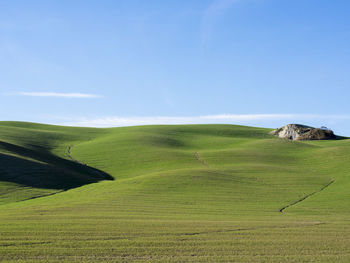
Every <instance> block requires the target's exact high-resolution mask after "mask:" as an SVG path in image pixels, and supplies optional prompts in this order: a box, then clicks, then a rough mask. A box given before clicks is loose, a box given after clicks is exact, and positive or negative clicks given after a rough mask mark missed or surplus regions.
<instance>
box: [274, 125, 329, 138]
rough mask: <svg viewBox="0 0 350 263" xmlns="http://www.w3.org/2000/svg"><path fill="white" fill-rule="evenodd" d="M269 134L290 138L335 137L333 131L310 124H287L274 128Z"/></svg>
mask: <svg viewBox="0 0 350 263" xmlns="http://www.w3.org/2000/svg"><path fill="white" fill-rule="evenodd" d="M270 134H272V135H275V136H277V137H280V138H286V139H290V140H331V139H336V136H335V135H334V133H333V131H331V130H329V129H327V128H325V127H322V128H313V127H310V126H305V125H300V124H288V125H286V126H283V127H281V128H279V129H276V130H274V131H272V132H270Z"/></svg>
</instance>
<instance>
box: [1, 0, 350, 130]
mask: <svg viewBox="0 0 350 263" xmlns="http://www.w3.org/2000/svg"><path fill="white" fill-rule="evenodd" d="M349 11H350V1H348V0H176V1H175V0H168V1H164V0H147V1H146V0H138V1H137V0H99V1H89V0H75V1H71V0H57V1H55V0H51V1H46V0H44V1H37V0H31V1H27V0H23V1H19V0H0V120H3V121H8V120H10V121H32V122H40V123H50V124H59V125H73V126H93V127H115V126H129V125H144V124H181V123H184V124H190V123H229V124H242V125H249V126H259V127H270V128H276V127H280V126H283V125H285V124H288V123H301V124H306V125H311V126H315V127H320V126H327V127H329V128H331V129H333V130H334V131H335V132H336V133H337V134H340V135H344V136H350V108H349V99H350V74H349V73H350V45H349V44H350V19H349Z"/></svg>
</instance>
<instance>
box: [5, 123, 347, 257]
mask: <svg viewBox="0 0 350 263" xmlns="http://www.w3.org/2000/svg"><path fill="white" fill-rule="evenodd" d="M269 131H271V129H263V128H254V127H245V126H236V125H173V126H137V127H121V128H109V129H96V128H73V127H61V126H52V125H43V124H34V123H20V122H0V209H1V214H0V260H1V262H15V261H16V262H57V261H60V262H61V261H66V262H75V261H76V262H82V261H83V262H97V261H98V262H101V261H106V262H312V261H315V262H349V261H350V249H349V247H350V209H349V206H350V191H349V189H350V140H348V139H345V138H344V139H341V140H332V141H289V140H285V139H279V138H276V137H274V136H272V135H269V134H268V133H269Z"/></svg>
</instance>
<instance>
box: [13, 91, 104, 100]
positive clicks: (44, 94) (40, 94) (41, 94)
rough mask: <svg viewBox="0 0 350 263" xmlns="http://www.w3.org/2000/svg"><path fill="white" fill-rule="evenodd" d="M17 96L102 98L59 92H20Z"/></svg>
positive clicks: (85, 94) (93, 95) (92, 95)
mask: <svg viewBox="0 0 350 263" xmlns="http://www.w3.org/2000/svg"><path fill="white" fill-rule="evenodd" d="M15 95H20V96H29V97H60V98H69V99H75V98H78V99H92V98H98V97H100V96H98V95H95V94H87V93H59V92H18V93H16V94H15Z"/></svg>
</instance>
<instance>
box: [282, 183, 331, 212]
mask: <svg viewBox="0 0 350 263" xmlns="http://www.w3.org/2000/svg"><path fill="white" fill-rule="evenodd" d="M333 183H334V180H332V181H330V182H329V183H328V184H326V185H325V186H323V187H322V188H321V189H320V190H318V191H315V192H312V193H311V194H308V195H306V196H304V197H303V198H301V199H299V200H297V201H295V202H293V203H291V204H289V205H286V206H284V207H282V208H281V209H280V210H279V211H280V212H281V213H283V212H284V210H286V209H287V208H289V207H291V206H293V205H296V204H298V203H300V202H302V201H304V200H305V199H307V198H309V197H310V196H313V195H315V194H317V193H319V192H321V191H323V190H324V189H326V188H327V187H329V186H330V185H331V184H333Z"/></svg>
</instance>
